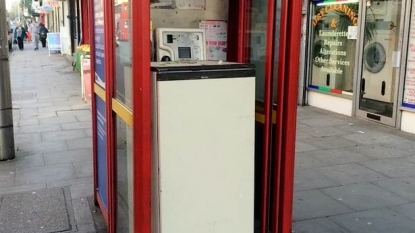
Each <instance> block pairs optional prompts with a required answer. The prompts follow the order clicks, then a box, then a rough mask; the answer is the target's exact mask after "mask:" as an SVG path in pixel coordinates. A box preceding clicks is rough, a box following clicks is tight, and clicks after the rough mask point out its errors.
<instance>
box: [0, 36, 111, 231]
mask: <svg viewBox="0 0 415 233" xmlns="http://www.w3.org/2000/svg"><path fill="white" fill-rule="evenodd" d="M10 71H11V85H12V99H13V118H14V132H15V135H14V136H15V148H16V151H17V152H16V158H15V159H14V160H11V161H6V162H0V233H26V232H27V233H29V232H30V233H32V232H36V233H37V232H48V233H49V232H86V233H89V232H105V230H104V229H105V224H103V220H102V215H101V213H100V211H99V209H98V208H97V207H95V206H94V201H93V167H92V123H91V110H90V104H88V103H85V102H84V101H83V100H82V98H81V77H80V74H79V73H78V72H76V71H73V70H72V66H71V62H70V61H69V59H67V58H66V57H64V56H61V55H60V54H58V53H56V54H52V55H51V56H49V55H48V52H47V49H46V48H41V46H40V48H39V50H37V51H34V46H33V45H32V44H25V50H24V51H19V50H18V49H17V50H15V51H13V53H12V54H11V58H10Z"/></svg>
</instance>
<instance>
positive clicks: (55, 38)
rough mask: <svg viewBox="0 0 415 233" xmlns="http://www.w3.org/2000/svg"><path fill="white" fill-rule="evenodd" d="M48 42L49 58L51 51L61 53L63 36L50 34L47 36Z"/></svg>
mask: <svg viewBox="0 0 415 233" xmlns="http://www.w3.org/2000/svg"><path fill="white" fill-rule="evenodd" d="M47 42H48V51H49V56H50V52H51V51H56V52H61V51H62V43H61V34H60V33H48V34H47Z"/></svg>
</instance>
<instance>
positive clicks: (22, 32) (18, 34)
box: [14, 23, 26, 50]
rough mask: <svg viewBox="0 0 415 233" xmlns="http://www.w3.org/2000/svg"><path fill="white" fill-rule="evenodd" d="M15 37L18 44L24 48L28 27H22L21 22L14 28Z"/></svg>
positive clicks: (21, 48) (20, 47)
mask: <svg viewBox="0 0 415 233" xmlns="http://www.w3.org/2000/svg"><path fill="white" fill-rule="evenodd" d="M14 37H15V38H16V39H17V44H18V45H19V49H20V50H23V49H24V45H23V40H24V38H25V37H26V29H24V27H22V24H21V23H20V24H19V26H17V27H16V29H15V30H14Z"/></svg>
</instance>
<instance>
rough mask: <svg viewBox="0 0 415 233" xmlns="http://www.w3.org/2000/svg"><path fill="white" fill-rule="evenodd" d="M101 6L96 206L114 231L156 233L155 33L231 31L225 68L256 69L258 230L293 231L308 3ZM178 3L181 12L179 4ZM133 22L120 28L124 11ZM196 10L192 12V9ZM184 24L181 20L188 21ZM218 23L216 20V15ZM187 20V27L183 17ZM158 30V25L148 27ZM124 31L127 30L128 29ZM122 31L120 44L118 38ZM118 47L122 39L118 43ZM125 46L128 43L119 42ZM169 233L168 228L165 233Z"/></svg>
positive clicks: (240, 0) (96, 32)
mask: <svg viewBox="0 0 415 233" xmlns="http://www.w3.org/2000/svg"><path fill="white" fill-rule="evenodd" d="M180 2H181V1H171V0H170V1H169V0H151V1H150V0H147V1H132V0H130V1H115V2H114V1H102V0H94V1H93V3H92V4H91V6H90V13H91V14H90V15H92V16H93V17H91V20H90V21H91V22H90V24H91V27H90V28H93V30H91V34H90V38H94V39H93V41H92V42H91V51H92V52H91V61H92V62H91V63H92V64H91V65H92V73H93V74H95V75H92V76H93V77H94V78H93V80H92V83H94V84H93V93H94V94H93V96H92V110H93V124H94V127H93V128H94V133H93V140H94V176H95V179H94V186H95V187H94V188H95V192H94V193H95V200H96V203H97V205H99V207H100V209H101V210H102V212H103V214H104V217H105V220H106V222H107V224H108V231H109V232H140V233H152V232H155V231H153V230H152V226H153V225H154V222H153V223H152V220H154V215H153V214H154V213H153V212H152V182H154V180H153V176H152V174H153V172H154V170H153V169H152V167H153V164H152V162H153V161H152V154H153V153H154V151H153V148H152V143H153V142H154V139H153V138H152V137H153V135H152V127H153V125H152V118H153V115H152V114H153V113H152V98H153V94H154V93H152V79H151V77H150V75H151V71H150V66H151V60H152V58H153V57H154V50H153V48H154V41H153V40H152V38H151V36H150V35H151V30H152V29H154V28H158V27H181V28H190V27H192V26H193V27H196V25H197V22H198V21H199V20H221V21H226V22H227V28H228V29H227V43H226V49H225V50H223V51H226V57H227V61H230V62H240V63H252V64H255V66H256V70H257V72H256V80H257V82H256V88H257V89H256V113H255V121H256V122H255V124H256V125H255V127H256V129H255V222H256V223H258V224H257V227H256V229H252V232H260V233H265V232H269V231H271V232H273V233H277V232H278V233H288V232H291V221H292V204H293V179H294V155H295V130H296V106H297V82H298V78H297V77H298V72H299V54H300V51H299V50H300V33H301V31H300V27H301V10H302V7H301V2H300V1H288V0H262V1H254V0H229V2H227V1H223V0H220V4H219V3H218V4H216V5H214V3H213V2H212V1H210V0H207V1H191V2H193V3H192V4H188V5H186V4H180ZM174 3H176V4H174ZM120 4H121V5H122V6H125V7H124V9H126V10H128V11H129V12H128V14H125V15H129V17H130V18H129V19H123V21H124V22H129V23H127V24H126V25H120V24H119V22H120V13H119V9H118V8H117V7H118V6H119V5H120ZM189 8H190V9H189ZM183 15H184V16H183ZM212 15H213V16H212ZM183 17H184V18H183ZM151 25H153V26H151ZM124 26H126V27H124ZM121 30H123V31H124V33H123V35H124V36H122V38H121V37H119V36H117V33H120V31H121ZM117 38H118V39H117ZM119 38H121V39H122V40H119ZM165 231H166V232H168V229H167V230H165Z"/></svg>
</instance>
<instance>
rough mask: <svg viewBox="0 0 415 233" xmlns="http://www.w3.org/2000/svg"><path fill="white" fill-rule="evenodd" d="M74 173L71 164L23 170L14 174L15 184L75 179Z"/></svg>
mask: <svg viewBox="0 0 415 233" xmlns="http://www.w3.org/2000/svg"><path fill="white" fill-rule="evenodd" d="M76 177H77V176H76V172H75V169H74V167H73V165H72V164H61V165H53V166H44V167H38V168H25V169H20V170H18V171H17V172H16V178H15V184H16V185H26V184H32V183H44V182H49V181H57V180H67V179H75V178H76Z"/></svg>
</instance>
